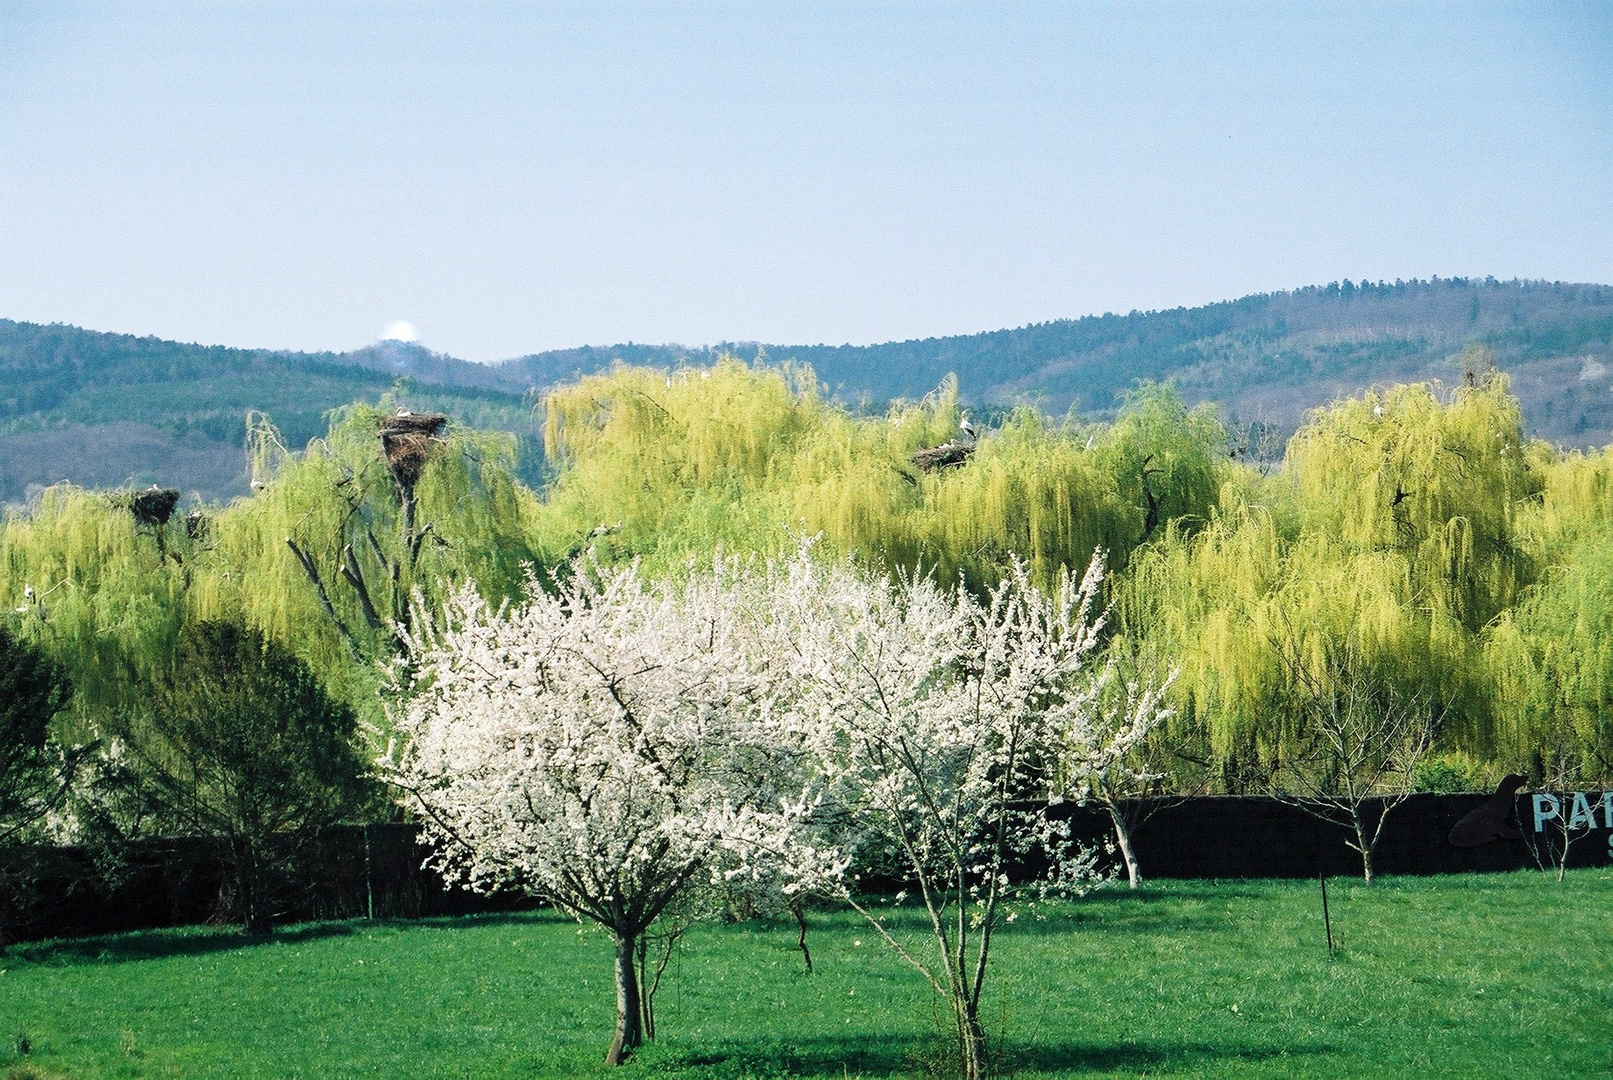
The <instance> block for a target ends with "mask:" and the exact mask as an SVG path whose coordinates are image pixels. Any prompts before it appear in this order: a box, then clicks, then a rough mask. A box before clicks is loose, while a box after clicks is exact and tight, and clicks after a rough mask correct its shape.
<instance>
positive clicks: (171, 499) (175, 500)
mask: <svg viewBox="0 0 1613 1080" xmlns="http://www.w3.org/2000/svg"><path fill="white" fill-rule="evenodd" d="M127 499H128V503H129V513H131V514H133V515H134V520H135V521H136V522H137V523H139V524H141V525H146V526H149V527H151V528H153V529H160V528H162V527H163V526H164V525H166V524H168V519H169V518H171V517H173V516H174V507H176V506H178V505H179V492H177V491H175V490H173V489H172V488H159V487H158V486H157V485H156V484H152V485H151V487H149V488H147V489H146V490H145V491H136V492H131V493H130V494H129V495H128V496H127Z"/></svg>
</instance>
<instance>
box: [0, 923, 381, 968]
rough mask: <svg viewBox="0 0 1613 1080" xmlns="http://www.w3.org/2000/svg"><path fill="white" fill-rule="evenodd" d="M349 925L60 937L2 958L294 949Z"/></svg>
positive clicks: (50, 961) (69, 961)
mask: <svg viewBox="0 0 1613 1080" xmlns="http://www.w3.org/2000/svg"><path fill="white" fill-rule="evenodd" d="M358 926H359V924H355V923H352V922H330V923H306V924H303V925H300V926H294V927H290V928H288V929H285V930H277V931H275V932H274V933H273V934H246V933H242V932H241V931H240V930H237V929H234V928H229V929H221V928H205V927H195V926H183V927H173V928H164V929H160V930H135V931H130V932H128V933H123V934H99V935H96V936H94V937H82V938H63V939H56V940H51V941H37V942H29V943H26V944H22V945H13V946H11V947H10V948H9V949H8V950H7V955H8V956H10V957H13V958H15V959H18V960H22V961H24V962H25V963H30V964H38V965H40V966H42V967H67V966H72V965H76V964H117V963H127V962H130V961H138V960H161V959H164V958H166V957H171V956H205V955H208V954H210V953H221V952H232V951H234V950H236V949H247V948H254V947H257V946H262V945H294V944H297V943H299V942H304V941H317V940H319V939H321V938H329V937H346V936H348V935H350V934H353V933H355V932H357V930H358Z"/></svg>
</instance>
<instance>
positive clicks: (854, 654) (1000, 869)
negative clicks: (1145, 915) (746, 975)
mask: <svg viewBox="0 0 1613 1080" xmlns="http://www.w3.org/2000/svg"><path fill="white" fill-rule="evenodd" d="M1102 577H1103V571H1102V560H1101V558H1100V557H1097V556H1095V557H1094V558H1093V560H1092V563H1091V565H1090V566H1089V567H1088V569H1087V571H1086V574H1085V576H1084V577H1083V578H1081V579H1080V580H1079V581H1076V580H1074V579H1072V578H1071V577H1070V576H1069V575H1064V577H1063V579H1062V581H1061V583H1060V585H1059V587H1058V589H1057V591H1056V592H1055V593H1054V594H1052V595H1048V594H1046V593H1044V592H1042V591H1040V590H1038V589H1037V588H1036V587H1035V586H1034V585H1033V584H1032V583H1031V582H1030V580H1029V577H1028V574H1027V572H1026V570H1025V568H1024V567H1023V566H1022V565H1019V564H1015V565H1014V566H1013V567H1012V568H1011V571H1010V575H1009V577H1008V578H1007V579H1005V580H1004V581H1002V582H1001V583H1000V584H999V585H998V586H997V587H996V588H994V589H992V590H991V591H990V594H989V595H988V596H987V597H986V598H985V599H984V601H979V600H976V599H975V598H974V597H973V596H971V595H970V594H969V593H968V592H967V591H966V590H965V589H964V588H963V587H962V586H961V585H958V586H954V587H952V588H943V587H940V586H938V585H936V584H935V583H933V582H932V581H930V580H928V579H924V578H917V579H908V580H903V581H901V582H899V583H896V584H891V583H889V582H887V581H885V580H883V579H879V578H874V577H869V576H866V575H862V574H859V573H857V572H856V571H854V570H853V569H852V568H850V567H848V566H845V565H843V564H842V565H838V566H822V565H819V564H815V563H813V562H812V561H811V560H810V559H809V558H806V557H803V558H802V559H801V560H799V561H798V562H797V563H796V564H795V565H794V566H793V568H792V569H791V572H790V574H789V575H788V584H787V585H784V586H781V587H780V589H779V592H780V594H781V597H780V599H779V600H778V601H776V602H775V605H774V608H775V611H776V612H777V616H776V617H777V619H778V621H779V624H780V626H781V627H782V628H783V631H784V633H785V634H786V636H787V637H788V638H789V649H788V655H789V657H790V661H789V662H790V664H791V667H792V671H793V673H794V676H795V680H794V684H793V686H794V692H795V693H796V695H797V697H796V698H795V699H794V700H793V702H792V711H793V714H794V716H795V722H796V725H797V732H798V736H799V737H800V738H801V739H802V741H803V745H804V746H805V747H806V748H807V750H808V752H809V757H810V758H811V759H812V760H813V761H814V764H815V768H816V771H817V772H818V774H819V776H820V778H821V783H822V785H823V790H822V800H823V801H822V807H821V809H820V810H819V818H820V820H829V821H832V822H835V823H838V824H839V826H841V827H842V828H843V829H845V830H846V835H845V836H844V839H843V842H844V843H846V844H847V845H849V846H863V847H864V848H867V847H868V846H877V847H878V848H881V849H883V850H888V851H895V852H899V853H900V862H901V865H902V872H903V873H904V874H905V875H906V876H908V877H909V878H910V879H911V880H912V881H914V882H915V884H916V887H917V889H918V893H919V896H920V898H921V900H922V902H923V905H924V910H925V913H926V915H927V918H928V923H929V927H930V934H929V936H930V937H931V938H932V939H933V940H932V942H931V944H932V945H933V948H934V952H933V953H932V952H930V949H929V947H925V948H923V949H920V948H918V947H916V946H911V945H910V943H908V942H904V941H903V940H902V939H900V938H899V937H898V936H897V935H896V934H894V933H892V932H891V931H890V930H889V929H888V928H887V927H886V925H885V922H884V921H883V920H882V918H881V917H880V916H879V915H877V914H876V912H875V910H874V909H872V908H870V907H868V906H867V905H866V904H865V903H864V901H863V900H862V899H860V898H859V897H858V896H857V895H856V893H855V891H854V887H855V883H854V882H852V881H849V880H847V879H846V878H845V877H844V876H843V875H841V876H834V873H833V866H832V864H830V865H829V867H828V869H829V876H827V877H820V878H819V879H817V880H815V881H808V880H805V879H803V881H802V883H801V887H810V888H815V889H818V890H820V891H827V892H831V893H835V894H837V895H839V896H840V897H841V898H842V899H843V900H844V901H846V902H847V903H849V904H850V905H851V906H852V907H853V908H855V909H856V910H857V911H858V912H860V913H861V914H862V915H863V916H864V917H865V918H866V919H867V920H868V921H869V922H870V924H871V925H872V927H873V929H874V930H875V932H876V933H878V934H879V935H880V936H881V937H882V938H883V939H884V941H885V942H886V943H887V944H888V945H890V946H891V947H892V948H893V949H895V950H896V951H897V952H898V953H899V954H900V955H901V956H902V958H903V959H904V960H906V961H907V962H908V963H909V964H911V965H912V966H913V967H914V968H915V969H916V970H917V971H918V972H919V973H921V974H922V975H923V976H924V978H925V979H926V980H927V981H928V982H929V983H930V985H931V986H932V987H933V988H934V989H935V990H936V991H937V992H938V993H939V994H941V995H942V996H943V997H944V998H945V999H946V1000H947V1002H948V1005H949V1007H950V1009H951V1012H952V1016H953V1019H954V1021H955V1024H956V1031H957V1040H958V1042H957V1048H958V1054H959V1065H960V1072H961V1073H962V1075H963V1076H965V1077H967V1078H970V1080H973V1078H976V1077H979V1076H981V1075H983V1074H984V1073H985V1072H986V1070H987V1065H988V1062H987V1044H986V1039H985V1034H984V1031H983V1029H982V1027H981V1022H980V1003H981V995H982V991H983V989H984V986H985V980H986V973H987V967H988V960H989V957H990V953H991V942H992V935H993V933H994V932H995V931H996V930H997V929H998V927H999V923H1000V921H1001V920H1002V919H1003V918H1005V917H1006V918H1010V919H1011V918H1012V911H1011V910H1010V905H1011V904H1012V903H1013V901H1014V900H1015V899H1016V897H1024V896H1026V895H1032V896H1046V895H1048V894H1049V893H1054V892H1064V893H1068V892H1072V891H1078V890H1080V889H1081V888H1083V887H1085V886H1086V885H1088V884H1090V883H1091V882H1092V881H1093V880H1094V879H1095V878H1096V877H1097V868H1096V855H1095V853H1093V852H1091V851H1089V850H1085V849H1083V848H1081V847H1080V846H1079V845H1077V844H1075V843H1073V842H1071V839H1070V837H1069V834H1068V829H1067V824H1066V823H1065V822H1063V821H1061V820H1060V819H1059V818H1058V817H1057V816H1056V815H1055V814H1051V813H1049V807H1050V805H1051V804H1053V803H1056V802H1057V801H1059V799H1060V798H1061V797H1062V796H1063V794H1064V793H1065V791H1066V790H1067V786H1068V785H1078V784H1080V783H1081V782H1083V780H1084V779H1085V778H1086V777H1087V776H1088V774H1089V773H1090V771H1091V770H1092V769H1094V768H1101V767H1105V766H1107V765H1108V764H1109V763H1112V762H1113V761H1114V760H1116V759H1117V758H1119V757H1122V756H1124V754H1125V752H1126V750H1127V749H1128V748H1129V746H1130V745H1131V744H1132V743H1133V742H1134V741H1135V740H1136V739H1139V738H1140V737H1141V733H1143V732H1145V731H1146V730H1147V729H1148V727H1149V726H1150V724H1149V722H1148V720H1149V718H1148V717H1146V716H1142V715H1138V716H1137V717H1136V718H1135V722H1132V723H1125V724H1119V725H1114V724H1104V723H1102V721H1101V719H1100V718H1099V717H1098V715H1097V712H1096V710H1095V708H1094V704H1095V701H1096V699H1097V695H1098V693H1099V691H1100V689H1101V687H1102V684H1103V681H1104V680H1105V679H1106V678H1108V677H1109V668H1108V667H1107V665H1105V664H1104V663H1102V662H1101V660H1100V658H1099V652H1098V645H1099V636H1100V632H1101V629H1102V623H1103V620H1102V618H1101V617H1099V616H1097V615H1096V614H1095V612H1094V610H1093V609H1094V606H1095V604H1096V598H1097V594H1098V589H1099V585H1100V583H1101V581H1102ZM1149 701H1150V703H1151V704H1157V697H1151V698H1150V699H1149ZM1142 711H1144V712H1146V711H1147V710H1146V709H1144V710H1142ZM835 809H838V811H839V812H838V813H835V812H834V810H835ZM1022 856H1033V858H1031V859H1026V860H1025V861H1024V862H1023V863H1018V862H1017V861H1018V860H1019V859H1020V858H1021V857H1022ZM1038 863H1039V864H1040V867H1041V868H1040V870H1038V869H1036V865H1037V864H1038Z"/></svg>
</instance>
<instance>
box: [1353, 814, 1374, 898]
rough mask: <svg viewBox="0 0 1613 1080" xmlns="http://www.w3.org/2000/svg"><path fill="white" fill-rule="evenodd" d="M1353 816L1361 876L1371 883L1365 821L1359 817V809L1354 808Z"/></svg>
mask: <svg viewBox="0 0 1613 1080" xmlns="http://www.w3.org/2000/svg"><path fill="white" fill-rule="evenodd" d="M1354 818H1355V846H1356V849H1357V850H1359V851H1360V852H1361V877H1362V878H1363V879H1365V881H1366V883H1367V884H1368V885H1371V884H1372V844H1370V843H1368V842H1367V828H1366V823H1365V822H1364V821H1363V820H1362V818H1361V811H1360V810H1356V811H1355V813H1354Z"/></svg>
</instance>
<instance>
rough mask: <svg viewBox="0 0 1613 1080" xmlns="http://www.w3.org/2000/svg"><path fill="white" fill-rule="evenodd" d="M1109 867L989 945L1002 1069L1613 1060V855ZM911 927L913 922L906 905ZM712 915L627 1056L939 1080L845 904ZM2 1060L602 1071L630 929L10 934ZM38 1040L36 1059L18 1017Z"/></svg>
mask: <svg viewBox="0 0 1613 1080" xmlns="http://www.w3.org/2000/svg"><path fill="white" fill-rule="evenodd" d="M1329 895H1330V900H1331V901H1332V910H1333V921H1334V932H1335V935H1336V937H1337V938H1338V942H1339V950H1338V952H1337V954H1336V955H1335V956H1333V957H1329V955H1328V953H1327V949H1326V946H1325V944H1324V943H1323V930H1322V922H1321V910H1320V903H1319V900H1318V895H1317V886H1316V883H1315V882H1233V883H1196V882H1180V883H1162V884H1158V885H1154V886H1151V887H1149V888H1148V889H1147V890H1145V891H1144V892H1142V893H1139V894H1131V893H1128V892H1126V891H1125V890H1108V891H1103V892H1099V893H1096V894H1094V895H1093V896H1091V897H1090V898H1088V899H1086V900H1084V901H1082V902H1080V903H1077V904H1072V905H1066V906H1063V907H1060V908H1057V909H1054V910H1052V911H1051V912H1050V913H1049V914H1048V915H1047V917H1045V918H1042V919H1037V918H1036V917H1035V916H1034V915H1033V914H1027V915H1024V916H1022V917H1020V918H1019V919H1018V920H1017V921H1016V922H1015V923H1014V924H1013V925H1012V926H1010V927H1008V928H1007V930H1006V931H1005V932H1004V933H1003V934H1002V935H1001V936H1000V937H999V938H998V941H999V943H1000V949H999V951H998V952H997V953H996V958H995V961H994V968H993V974H992V980H993V985H994V987H995V993H992V992H991V991H990V990H988V995H990V997H991V1001H990V1003H989V1006H988V1013H989V1018H990V1026H991V1027H992V1029H993V1031H994V1034H995V1036H997V1037H1000V1039H1001V1048H1000V1058H1001V1061H1002V1063H1003V1069H1004V1072H1005V1073H1008V1074H1011V1075H1017V1076H1020V1077H1027V1078H1029V1077H1050V1076H1082V1077H1106V1076H1117V1077H1118V1076H1143V1075H1147V1076H1211V1077H1257V1076H1261V1077H1297V1076H1305V1077H1310V1076H1314V1077H1363V1076H1386V1077H1402V1076H1403V1077H1433V1076H1447V1077H1488V1076H1496V1077H1525V1076H1528V1077H1551V1078H1553V1080H1558V1078H1565V1077H1586V1076H1602V1077H1605V1076H1610V1075H1613V919H1610V916H1613V871H1610V870H1585V871H1576V872H1573V873H1571V874H1570V875H1569V879H1568V881H1567V882H1566V883H1565V884H1564V885H1562V886H1558V885H1556V884H1555V883H1554V882H1552V881H1550V880H1548V879H1546V878H1545V877H1543V876H1542V875H1540V874H1538V873H1520V874H1510V875H1496V876H1471V877H1467V876H1462V877H1443V878H1390V879H1386V880H1384V881H1382V882H1380V883H1379V884H1378V885H1376V886H1374V887H1373V888H1371V889H1367V888H1364V887H1362V886H1360V885H1359V884H1355V883H1351V882H1348V881H1344V880H1334V881H1332V882H1330V883H1329ZM900 918H901V919H902V920H904V925H907V926H911V927H913V928H914V929H916V928H917V923H916V922H912V921H906V920H907V918H908V917H907V916H902V917H900ZM810 944H811V947H812V952H813V959H814V960H815V962H816V965H817V971H816V973H814V974H811V975H808V974H807V973H806V972H805V970H804V969H803V966H802V962H801V956H800V953H799V952H797V951H796V949H795V947H794V946H795V942H794V928H793V925H792V926H790V927H785V926H782V925H780V926H772V927H768V926H712V927H707V928H701V929H699V930H697V931H695V932H693V933H691V934H690V935H689V936H688V937H687V938H686V939H685V942H684V944H683V945H682V947H681V949H680V951H679V953H678V954H677V956H676V958H675V959H674V961H673V963H672V965H671V967H670V968H669V969H668V974H667V981H666V982H665V983H664V984H663V987H662V990H661V993H660V995H659V997H658V998H657V1011H658V1023H659V1027H660V1039H659V1041H658V1042H657V1043H656V1044H654V1045H652V1046H649V1047H647V1048H646V1049H645V1051H644V1052H643V1053H641V1054H640V1055H639V1057H638V1059H637V1060H636V1061H635V1062H634V1063H633V1064H632V1065H629V1066H627V1067H626V1068H625V1070H621V1071H620V1072H619V1073H617V1075H619V1076H622V1077H628V1078H631V1077H633V1076H645V1077H647V1076H655V1077H663V1076H669V1077H686V1078H693V1077H752V1076H754V1077H762V1076H778V1075H789V1076H817V1077H835V1078H844V1077H855V1076H865V1077H867V1076H887V1075H915V1074H917V1075H922V1074H923V1073H924V1072H925V1071H926V1063H927V1062H929V1061H932V1060H933V1059H935V1058H936V1056H937V1055H938V1053H939V1052H940V1051H941V1049H942V1047H941V1045H940V1041H939V1040H940V1031H941V1029H940V1027H939V1016H940V1013H939V1011H938V1010H937V1009H936V1002H934V1001H932V997H933V993H932V992H931V991H928V990H927V989H926V988H925V987H924V986H923V984H922V983H921V982H920V981H919V979H918V978H917V977H916V976H915V975H913V974H912V973H911V972H910V971H908V970H907V969H906V968H905V967H904V966H903V965H902V964H901V963H900V962H899V961H898V960H897V959H896V958H895V957H894V956H892V955H891V954H890V952H889V951H888V950H887V949H885V948H884V947H882V946H881V945H879V943H878V942H877V941H875V940H874V939H873V937H872V935H870V934H869V933H868V932H867V930H866V928H865V927H864V926H862V925H860V924H859V922H858V921H857V920H855V919H854V918H853V917H851V916H849V915H845V914H827V913H825V914H820V915H817V916H815V917H814V919H813V933H812V937H811V939H810ZM0 967H3V968H4V969H5V971H4V973H3V974H0V1038H3V1040H4V1043H3V1044H0V1077H10V1078H16V1080H21V1078H24V1077H35V1076H37V1077H44V1078H53V1080H54V1078H58V1077H65V1078H74V1080H78V1078H83V1080H94V1078H106V1077H195V1078H211V1077H217V1078H226V1077H227V1078H258V1077H261V1078H276V1080H281V1078H291V1077H308V1078H316V1077H317V1078H337V1077H524V1076H571V1075H589V1074H593V1075H599V1074H602V1073H605V1072H607V1071H608V1070H606V1069H604V1068H603V1066H601V1065H599V1064H597V1062H598V1061H599V1059H600V1058H601V1056H602V1055H603V1053H604V1051H605V1047H606V1045H607V1043H608V1042H609V1040H610V1033H611V1028H612V1025H613V1022H614V999H613V987H612V982H611V977H610V950H609V945H608V942H607V940H606V939H605V938H604V937H603V936H602V935H601V934H599V933H597V932H594V931H579V928H578V927H577V925H576V924H575V923H572V922H569V921H567V920H565V919H562V918H559V917H557V916H555V915H552V914H547V913H536V914H522V915H515V916H486V917H479V918H466V919H455V920H426V921H422V922H412V923H411V922H388V923H373V924H372V923H365V922H342V923H325V924H310V925H304V926H297V927H291V928H287V929H285V930H282V931H281V932H280V933H279V934H278V935H277V936H276V937H275V938H273V939H272V940H269V941H267V942H262V943H250V942H246V941H244V940H243V939H241V938H239V937H236V936H235V935H233V934H231V933H227V932H221V931H217V930H207V929H184V930H173V931H157V932H146V933H137V934H128V935H122V936H117V937H106V938H95V939H88V940H79V941H64V942H56V943H43V944H36V945H24V946H16V947H13V948H12V949H11V950H10V951H9V952H8V953H7V954H5V955H4V956H0ZM19 1034H25V1035H26V1036H27V1038H28V1040H29V1041H30V1043H31V1044H32V1052H31V1053H30V1054H29V1055H27V1056H26V1057H24V1056H21V1055H18V1054H16V1053H15V1048H14V1043H15V1041H16V1036H17V1035H19Z"/></svg>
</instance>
